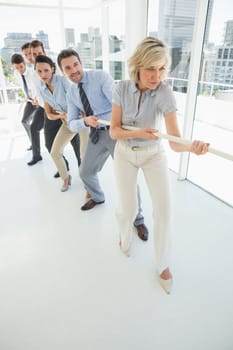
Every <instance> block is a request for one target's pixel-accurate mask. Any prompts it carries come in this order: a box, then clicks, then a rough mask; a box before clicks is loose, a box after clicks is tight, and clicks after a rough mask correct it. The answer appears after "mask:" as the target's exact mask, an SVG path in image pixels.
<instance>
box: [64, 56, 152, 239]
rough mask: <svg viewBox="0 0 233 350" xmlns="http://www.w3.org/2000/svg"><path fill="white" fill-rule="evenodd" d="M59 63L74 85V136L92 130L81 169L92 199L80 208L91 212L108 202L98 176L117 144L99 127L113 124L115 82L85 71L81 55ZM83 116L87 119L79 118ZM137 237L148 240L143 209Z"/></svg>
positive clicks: (105, 75) (70, 99) (71, 93)
mask: <svg viewBox="0 0 233 350" xmlns="http://www.w3.org/2000/svg"><path fill="white" fill-rule="evenodd" d="M57 62H58V65H59V67H60V68H61V70H62V72H63V73H64V75H66V77H67V78H68V79H70V80H71V81H72V82H73V83H74V84H72V85H71V87H70V89H69V90H68V92H67V105H68V126H69V128H70V129H71V131H73V132H79V131H80V130H83V129H86V128H90V129H91V130H90V137H89V140H88V143H87V148H86V152H85V155H84V158H83V160H82V164H81V167H80V177H81V179H82V181H83V183H84V185H85V188H86V190H87V191H88V192H89V193H90V195H91V198H90V199H89V200H88V201H87V202H86V203H85V204H84V205H83V206H82V207H81V210H90V209H92V208H94V207H95V206H96V205H99V204H102V203H104V201H105V196H104V192H103V190H102V188H101V186H100V183H99V179H98V172H100V171H101V169H102V168H103V166H104V164H105V162H106V160H107V159H108V157H109V156H110V155H111V156H112V157H113V154H114V148H115V141H114V140H113V139H112V138H111V137H110V135H109V126H105V125H100V124H99V121H98V120H99V119H103V120H106V121H109V120H110V117H111V113H112V91H113V86H114V81H113V79H112V77H111V76H110V75H109V74H108V73H106V72H104V71H103V70H91V71H84V70H83V66H82V62H81V60H80V57H79V55H78V53H77V52H76V51H74V50H70V49H68V50H62V51H61V52H60V54H59V55H58V58H57ZM80 114H82V115H84V117H83V118H80ZM134 226H135V227H136V229H137V233H138V236H139V237H140V238H141V239H142V240H147V239H148V229H147V227H146V226H145V225H144V217H143V215H142V210H141V207H140V196H139V211H138V214H137V217H136V219H135V221H134Z"/></svg>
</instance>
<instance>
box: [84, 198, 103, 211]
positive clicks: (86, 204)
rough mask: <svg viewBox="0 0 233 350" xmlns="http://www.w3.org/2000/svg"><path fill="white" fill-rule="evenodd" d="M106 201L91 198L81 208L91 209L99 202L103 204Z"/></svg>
mask: <svg viewBox="0 0 233 350" xmlns="http://www.w3.org/2000/svg"><path fill="white" fill-rule="evenodd" d="M102 203H104V201H102V202H96V201H94V200H93V199H89V201H87V202H86V203H85V204H84V205H83V206H82V207H81V210H89V209H92V208H94V207H95V206H96V205H97V204H102Z"/></svg>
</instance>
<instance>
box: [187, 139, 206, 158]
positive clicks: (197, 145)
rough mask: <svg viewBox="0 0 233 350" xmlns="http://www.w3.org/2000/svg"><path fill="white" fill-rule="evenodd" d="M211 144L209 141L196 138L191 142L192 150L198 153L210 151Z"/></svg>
mask: <svg viewBox="0 0 233 350" xmlns="http://www.w3.org/2000/svg"><path fill="white" fill-rule="evenodd" d="M209 145H210V144H209V143H205V142H202V141H198V140H195V141H193V142H192V143H191V150H190V152H192V153H195V154H197V155H200V154H205V153H206V152H208V148H209Z"/></svg>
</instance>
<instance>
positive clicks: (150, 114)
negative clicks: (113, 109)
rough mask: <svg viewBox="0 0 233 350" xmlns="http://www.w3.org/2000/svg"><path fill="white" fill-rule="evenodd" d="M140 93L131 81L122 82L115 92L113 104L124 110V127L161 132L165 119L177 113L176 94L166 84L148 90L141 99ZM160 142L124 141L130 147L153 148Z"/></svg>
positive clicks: (162, 83) (136, 139)
mask: <svg viewBox="0 0 233 350" xmlns="http://www.w3.org/2000/svg"><path fill="white" fill-rule="evenodd" d="M139 98H140V91H139V89H138V88H137V86H136V85H135V83H134V82H132V81H131V80H123V81H120V82H119V83H118V84H117V85H116V86H115V89H114V92H113V99H112V102H113V104H116V105H118V106H120V107H121V109H122V125H129V126H135V127H139V128H154V129H158V130H161V126H162V125H161V123H162V122H163V117H166V115H167V114H169V113H172V112H175V111H176V101H175V97H174V94H173V92H172V90H171V88H170V86H169V85H168V83H166V82H161V83H160V84H159V86H158V87H157V88H156V89H155V90H146V91H145V92H143V94H142V97H141V103H140V106H139V107H138V103H139ZM160 140H161V139H158V140H143V139H139V138H135V139H126V140H123V141H124V142H126V143H127V144H128V145H129V146H140V147H145V146H152V145H154V144H155V143H158V142H160Z"/></svg>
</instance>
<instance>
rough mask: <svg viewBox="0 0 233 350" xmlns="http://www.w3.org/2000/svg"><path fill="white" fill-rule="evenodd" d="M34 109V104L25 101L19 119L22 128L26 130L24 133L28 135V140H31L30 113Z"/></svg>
mask: <svg viewBox="0 0 233 350" xmlns="http://www.w3.org/2000/svg"><path fill="white" fill-rule="evenodd" d="M34 111H35V106H33V105H32V104H31V103H30V102H27V103H26V105H25V107H24V111H23V117H22V120H21V123H22V124H23V127H24V129H25V130H26V133H27V135H28V137H29V140H30V141H31V130H30V129H31V121H32V114H33V112H34Z"/></svg>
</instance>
